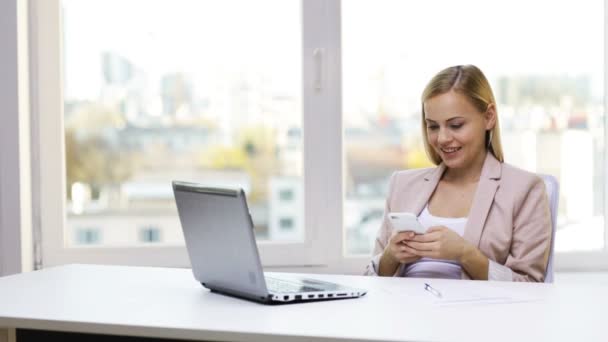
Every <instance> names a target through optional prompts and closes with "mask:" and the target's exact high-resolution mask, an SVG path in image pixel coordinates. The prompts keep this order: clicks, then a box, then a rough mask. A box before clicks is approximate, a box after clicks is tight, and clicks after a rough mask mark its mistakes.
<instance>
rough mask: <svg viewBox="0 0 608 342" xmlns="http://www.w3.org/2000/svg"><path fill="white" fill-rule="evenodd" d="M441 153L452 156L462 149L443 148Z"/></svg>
mask: <svg viewBox="0 0 608 342" xmlns="http://www.w3.org/2000/svg"><path fill="white" fill-rule="evenodd" d="M440 149H441V152H443V153H445V154H452V153H456V152H458V151H460V150H461V149H462V147H441V148H440Z"/></svg>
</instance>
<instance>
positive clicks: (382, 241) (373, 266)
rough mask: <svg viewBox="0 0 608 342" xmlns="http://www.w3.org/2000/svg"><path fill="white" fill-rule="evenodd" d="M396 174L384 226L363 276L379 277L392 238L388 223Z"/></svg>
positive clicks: (392, 181)
mask: <svg viewBox="0 0 608 342" xmlns="http://www.w3.org/2000/svg"><path fill="white" fill-rule="evenodd" d="M396 174H397V173H396V172H395V173H393V174H392V175H391V178H390V180H389V186H388V196H387V197H386V202H385V204H384V214H383V216H382V224H381V225H380V229H379V230H378V233H377V234H376V239H375V240H374V250H373V252H372V259H371V260H370V262H369V263H368V264H367V266H366V269H365V272H364V273H363V275H369V276H377V275H378V265H379V264H380V258H381V257H382V253H384V248H385V247H386V245H387V244H388V241H389V239H390V237H391V233H392V229H391V227H390V223H389V221H388V213H389V212H390V211H391V208H390V200H391V198H392V197H393V192H394V188H395V179H396V178H397V177H396ZM400 269H401V266H400V267H398V268H397V270H396V271H395V274H394V275H393V276H396V275H397V274H399V271H400Z"/></svg>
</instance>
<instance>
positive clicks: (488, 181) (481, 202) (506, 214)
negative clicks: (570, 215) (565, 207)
mask: <svg viewBox="0 0 608 342" xmlns="http://www.w3.org/2000/svg"><path fill="white" fill-rule="evenodd" d="M445 168H446V167H445V165H443V164H440V165H439V166H437V167H435V168H429V169H414V170H406V171H399V172H395V173H394V174H393V175H392V176H391V180H390V185H389V194H388V197H387V200H386V206H385V211H384V219H383V220H382V226H381V227H380V230H379V232H378V235H377V237H376V241H375V247H374V252H373V255H374V256H375V258H374V259H375V260H378V256H379V255H380V254H382V252H383V251H384V247H385V246H386V245H387V243H388V240H389V238H390V236H391V234H392V227H391V225H390V223H389V222H388V219H387V213H388V212H391V211H392V212H403V211H406V212H411V213H416V214H417V215H419V214H420V213H421V212H422V210H423V209H424V207H425V206H426V204H427V202H428V201H429V199H430V198H431V195H432V194H433V192H434V191H435V188H436V187H437V184H438V183H439V180H440V179H441V176H442V175H443V172H444V171H445ZM464 239H466V240H467V241H468V242H470V243H471V244H473V245H474V246H477V248H479V250H480V251H481V252H482V253H483V254H484V255H485V256H487V257H488V258H489V259H491V260H494V261H495V262H497V263H499V264H502V265H505V266H507V267H509V268H510V269H511V270H512V271H513V280H514V281H538V282H542V281H544V278H545V270H546V267H547V258H548V255H549V249H550V242H551V215H550V212H549V201H548V198H547V193H546V189H545V184H544V182H543V180H542V179H541V178H540V177H538V176H537V175H535V174H533V173H530V172H527V171H524V170H521V169H518V168H515V167H513V166H511V165H508V164H505V163H500V162H499V161H498V160H497V159H496V158H495V157H494V156H493V155H492V154H491V153H488V154H487V156H486V159H485V161H484V164H483V168H482V170H481V177H480V179H479V185H478V186H477V191H476V193H475V197H474V199H473V203H472V205H471V209H470V212H469V215H468V221H467V224H466V227H465V231H464ZM404 266H405V265H401V266H400V267H399V269H398V270H397V272H396V273H395V274H399V273H400V272H401V269H402V268H403V267H404ZM462 278H463V279H470V277H469V276H468V274H466V272H465V271H464V269H463V272H462Z"/></svg>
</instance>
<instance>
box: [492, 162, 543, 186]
mask: <svg viewBox="0 0 608 342" xmlns="http://www.w3.org/2000/svg"><path fill="white" fill-rule="evenodd" d="M500 181H501V185H507V186H509V187H513V188H520V189H529V188H532V187H535V186H540V185H542V184H543V180H542V178H541V177H540V176H539V175H538V174H536V173H533V172H530V171H526V170H523V169H520V168H518V167H515V166H513V165H511V164H507V163H503V164H502V174H501V179H500Z"/></svg>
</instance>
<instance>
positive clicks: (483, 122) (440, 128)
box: [424, 91, 496, 169]
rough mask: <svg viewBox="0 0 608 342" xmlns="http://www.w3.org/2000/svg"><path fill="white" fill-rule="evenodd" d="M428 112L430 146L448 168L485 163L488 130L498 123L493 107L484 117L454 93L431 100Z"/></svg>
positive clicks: (425, 110) (429, 100)
mask: <svg viewBox="0 0 608 342" xmlns="http://www.w3.org/2000/svg"><path fill="white" fill-rule="evenodd" d="M424 112H425V114H426V117H425V121H426V132H427V137H428V142H429V144H430V145H431V146H432V147H433V149H434V150H435V152H436V153H437V154H438V155H439V157H440V158H441V159H442V160H443V162H444V164H445V165H446V166H447V167H449V168H454V169H457V168H467V167H470V166H472V165H476V164H477V163H479V161H481V163H483V158H484V157H485V151H486V141H485V136H486V130H488V129H491V128H493V127H494V123H495V117H496V115H495V112H494V108H493V106H490V107H489V109H488V111H486V112H485V113H481V112H479V111H478V110H477V109H476V108H475V107H474V106H473V105H472V104H471V103H470V102H469V100H467V98H466V97H464V96H463V95H461V94H458V93H456V92H453V91H450V92H447V93H445V94H441V95H437V96H435V97H432V98H430V99H428V100H427V101H426V102H425V103H424Z"/></svg>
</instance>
